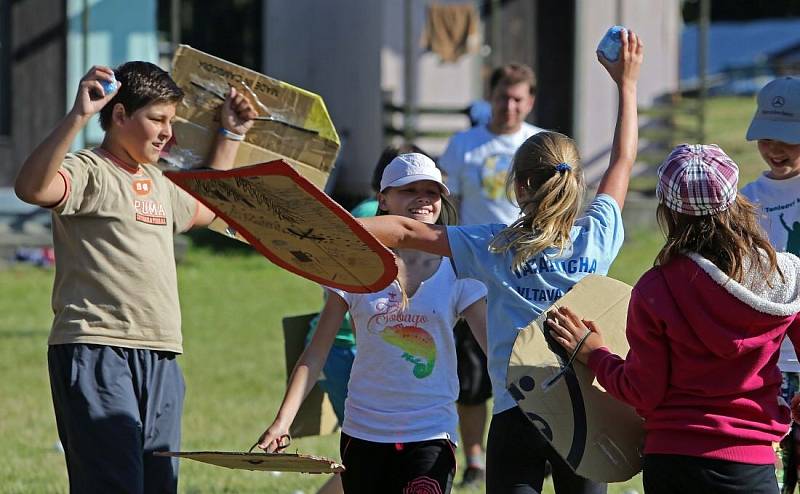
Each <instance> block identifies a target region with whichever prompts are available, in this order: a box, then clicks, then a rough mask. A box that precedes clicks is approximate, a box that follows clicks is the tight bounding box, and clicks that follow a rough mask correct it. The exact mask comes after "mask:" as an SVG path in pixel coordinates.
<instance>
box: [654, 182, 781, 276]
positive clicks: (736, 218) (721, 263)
mask: <svg viewBox="0 0 800 494" xmlns="http://www.w3.org/2000/svg"><path fill="white" fill-rule="evenodd" d="M656 215H657V217H658V223H659V225H661V228H662V230H663V231H664V234H665V235H666V237H667V238H666V242H665V244H664V247H662V248H661V251H660V252H659V253H658V255H657V256H656V260H655V263H654V264H655V265H656V266H658V265H664V264H666V263H668V262H669V261H670V260H671V259H672V258H674V257H676V256H678V255H681V254H685V253H687V252H695V253H697V254H700V255H701V256H703V257H705V258H706V259H708V260H709V261H711V262H712V263H714V265H715V266H717V267H718V268H719V269H720V270H721V271H722V272H724V273H725V274H727V275H728V276H729V277H730V278H732V279H733V280H735V281H737V282H739V283H741V282H742V280H743V279H744V270H745V264H744V261H745V259H749V260H750V266H751V269H755V270H757V272H758V273H759V274H761V275H762V276H763V278H764V279H766V280H770V279H771V275H772V273H774V272H776V271H777V272H778V273H779V274H780V276H781V278H783V273H782V272H781V270H780V268H779V267H778V261H777V257H776V255H775V249H774V248H773V247H772V245H771V244H770V243H769V240H767V238H766V236H765V233H764V231H763V230H762V229H761V226H760V225H759V224H758V212H757V208H756V206H754V205H753V204H752V203H750V201H748V200H747V199H746V198H745V197H744V196H742V195H741V194H737V196H736V200H735V201H734V202H733V204H731V205H730V207H729V208H728V209H726V210H725V211H722V212H720V213H717V214H713V215H708V216H691V215H688V214H682V213H678V212H675V211H672V210H671V209H669V208H668V207H667V206H666V205H665V204H664V203H660V204H659V205H658V209H657V210H656ZM768 283H769V282H768Z"/></svg>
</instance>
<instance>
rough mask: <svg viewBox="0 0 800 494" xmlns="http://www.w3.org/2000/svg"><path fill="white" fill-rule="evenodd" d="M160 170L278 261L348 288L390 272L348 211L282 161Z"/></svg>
mask: <svg viewBox="0 0 800 494" xmlns="http://www.w3.org/2000/svg"><path fill="white" fill-rule="evenodd" d="M165 175H166V176H167V177H168V178H169V179H170V180H172V181H173V182H175V183H176V184H178V186H180V187H181V188H183V189H185V190H186V191H187V192H189V193H190V194H191V195H193V196H194V197H196V198H197V199H198V200H199V201H200V202H202V203H203V204H205V205H206V206H208V207H209V208H210V209H211V210H212V211H214V213H216V214H217V216H219V218H220V219H221V220H223V221H224V223H223V224H222V226H223V227H224V230H223V232H224V233H225V234H226V235H228V236H230V237H233V238H237V237H239V236H241V237H243V238H244V239H245V240H246V241H247V242H248V243H250V245H252V246H253V247H254V248H255V249H256V250H257V251H259V252H260V253H261V254H263V255H264V256H265V257H266V258H267V259H269V260H270V261H272V262H274V263H275V264H277V265H278V266H280V267H282V268H284V269H286V270H288V271H291V272H292V273H295V274H297V275H300V276H302V277H304V278H307V279H309V280H312V281H315V282H317V283H320V284H323V285H326V286H331V287H334V288H339V289H342V290H345V291H348V292H352V293H368V292H376V291H379V290H381V289H383V288H385V287H386V286H388V285H389V283H391V282H392V280H393V279H395V277H396V276H397V265H396V263H395V259H394V255H393V254H392V252H391V251H389V250H388V249H387V248H386V247H384V246H383V245H382V244H381V243H380V242H378V240H377V239H376V238H375V237H373V236H372V235H371V234H370V233H369V232H367V231H366V230H365V229H364V228H363V227H362V226H361V225H360V224H359V223H358V222H357V221H356V220H355V218H353V216H351V215H350V213H348V212H347V211H346V210H345V209H344V208H342V207H341V206H339V205H338V204H337V203H336V202H334V201H333V200H332V199H331V198H330V197H328V196H327V195H325V193H324V192H322V191H321V190H319V189H318V188H317V187H316V186H314V185H313V184H312V183H311V182H309V181H308V180H307V179H305V178H304V177H302V176H301V175H300V174H299V173H297V171H295V170H294V169H293V168H292V167H291V166H290V165H289V164H287V163H286V162H284V161H282V160H276V161H271V162H269V163H261V164H258V165H253V166H247V167H242V168H236V169H233V170H226V171H217V170H195V171H174V172H166V173H165Z"/></svg>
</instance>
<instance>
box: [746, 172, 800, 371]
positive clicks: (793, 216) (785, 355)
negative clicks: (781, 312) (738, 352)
mask: <svg viewBox="0 0 800 494" xmlns="http://www.w3.org/2000/svg"><path fill="white" fill-rule="evenodd" d="M741 192H742V195H744V196H745V197H747V198H748V199H749V200H750V201H751V202H753V203H754V204H755V205H757V206H758V207H759V208H760V209H761V214H760V215H759V222H760V223H761V226H762V228H764V230H766V232H767V235H768V236H769V242H770V243H771V244H772V246H773V247H774V248H775V250H778V251H783V252H791V253H792V254H794V255H796V256H800V175H798V176H796V177H792V178H787V179H785V180H775V179H774V178H769V177H768V176H767V175H766V173H764V174H763V175H761V176H760V177H758V178H757V179H756V180H754V181H752V182H750V183H749V184H747V185H745V186H744V187H743V188H742V191H741ZM778 368H780V370H782V371H783V372H800V362H798V361H797V355H795V352H794V347H793V346H792V343H791V342H790V341H789V339H788V338H785V339H784V340H783V343H782V344H781V355H780V359H779V360H778Z"/></svg>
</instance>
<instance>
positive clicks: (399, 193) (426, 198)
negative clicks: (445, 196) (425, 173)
mask: <svg viewBox="0 0 800 494" xmlns="http://www.w3.org/2000/svg"><path fill="white" fill-rule="evenodd" d="M378 204H379V205H380V208H381V209H382V210H383V211H386V212H387V213H388V214H395V215H398V216H405V217H407V218H413V219H415V220H418V221H421V222H423V223H430V224H434V223H436V220H438V219H439V214H440V213H441V212H442V190H441V188H440V187H439V184H438V183H436V182H434V181H433V180H420V181H417V182H411V183H410V184H406V185H401V186H398V187H389V188H387V189H386V190H384V191H383V192H381V193H379V194H378Z"/></svg>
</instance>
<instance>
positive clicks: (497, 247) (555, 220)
mask: <svg viewBox="0 0 800 494" xmlns="http://www.w3.org/2000/svg"><path fill="white" fill-rule="evenodd" d="M506 190H507V193H508V194H509V196H511V193H512V191H516V192H517V193H518V194H517V195H518V196H519V197H517V198H516V199H517V202H518V204H519V206H520V209H521V210H522V216H521V217H520V218H519V219H518V220H517V221H515V222H514V223H512V224H511V225H509V226H507V227H506V228H505V229H503V230H502V231H501V232H499V233H498V234H497V235H495V237H494V238H493V239H492V242H491V244H490V245H489V251H490V252H495V253H505V252H508V251H512V252H513V253H514V268H519V267H520V266H521V265H522V263H524V262H525V261H526V260H527V259H529V258H530V257H531V256H534V255H536V254H538V253H540V252H542V251H543V250H545V249H547V248H550V247H554V248H557V249H558V250H559V254H561V253H562V252H563V251H564V249H565V248H567V247H569V245H570V243H571V239H570V236H569V233H570V230H571V229H572V225H573V224H574V223H575V218H576V217H577V216H578V212H579V211H580V208H581V202H582V200H583V193H584V191H585V190H586V185H585V182H584V178H583V169H582V167H581V161H580V155H579V154H578V148H577V147H576V146H575V141H573V140H572V139H570V138H569V137H567V136H565V135H563V134H559V133H558V132H540V133H538V134H534V135H533V136H531V137H529V138H528V139H527V140H526V141H525V142H524V143H523V144H522V146H520V147H519V149H518V150H517V152H516V153H515V154H514V160H513V163H512V165H511V171H510V172H509V174H508V178H507V180H506Z"/></svg>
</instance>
